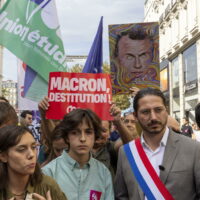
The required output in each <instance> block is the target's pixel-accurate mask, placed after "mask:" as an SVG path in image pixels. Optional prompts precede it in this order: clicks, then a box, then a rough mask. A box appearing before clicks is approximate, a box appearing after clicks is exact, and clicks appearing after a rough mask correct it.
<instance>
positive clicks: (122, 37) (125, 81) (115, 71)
mask: <svg viewBox="0 0 200 200" xmlns="http://www.w3.org/2000/svg"><path fill="white" fill-rule="evenodd" d="M109 45H110V47H109V48H110V64H111V82H112V90H113V91H112V92H113V94H125V93H127V92H129V88H131V87H138V88H146V87H153V88H159V87H160V68H159V26H158V23H156V22H155V23H154V22H153V23H134V24H117V25H109Z"/></svg>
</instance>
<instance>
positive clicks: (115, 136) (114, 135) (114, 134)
mask: <svg viewBox="0 0 200 200" xmlns="http://www.w3.org/2000/svg"><path fill="white" fill-rule="evenodd" d="M119 138H120V135H119V132H118V130H117V128H116V126H115V125H114V124H113V123H112V124H111V133H110V138H109V140H110V141H112V142H115V141H117V140H118V139H119Z"/></svg>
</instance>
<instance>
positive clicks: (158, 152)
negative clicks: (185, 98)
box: [141, 127, 169, 200]
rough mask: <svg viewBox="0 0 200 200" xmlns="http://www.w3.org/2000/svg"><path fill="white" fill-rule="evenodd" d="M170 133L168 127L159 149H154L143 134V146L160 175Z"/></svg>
mask: <svg viewBox="0 0 200 200" xmlns="http://www.w3.org/2000/svg"><path fill="white" fill-rule="evenodd" d="M168 135H169V129H168V127H167V128H166V130H165V133H164V135H163V137H162V140H161V141H160V145H159V147H158V148H157V149H155V150H154V151H153V150H152V149H151V148H150V147H149V145H148V144H147V143H146V142H145V140H144V137H143V134H142V135H141V144H142V147H143V149H144V151H145V153H146V155H147V157H148V159H149V161H150V163H151V165H152V166H153V168H154V169H155V171H156V173H157V175H158V176H159V175H160V169H159V166H160V165H161V166H162V162H163V156H164V152H165V147H166V144H167V139H168ZM145 200H147V198H146V196H145Z"/></svg>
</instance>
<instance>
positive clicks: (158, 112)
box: [139, 107, 166, 116]
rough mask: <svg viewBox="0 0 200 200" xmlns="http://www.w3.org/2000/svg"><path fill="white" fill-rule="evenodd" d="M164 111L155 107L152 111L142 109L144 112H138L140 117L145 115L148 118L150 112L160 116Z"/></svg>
mask: <svg viewBox="0 0 200 200" xmlns="http://www.w3.org/2000/svg"><path fill="white" fill-rule="evenodd" d="M165 110H166V109H165V108H163V107H156V108H153V109H144V110H140V111H139V112H140V113H141V114H142V115H146V116H149V115H150V114H151V112H152V111H153V112H154V113H155V114H161V113H162V112H163V111H165Z"/></svg>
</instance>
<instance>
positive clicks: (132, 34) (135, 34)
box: [114, 28, 153, 57]
mask: <svg viewBox="0 0 200 200" xmlns="http://www.w3.org/2000/svg"><path fill="white" fill-rule="evenodd" d="M124 36H128V37H129V38H130V39H132V40H145V39H149V40H150V41H152V42H153V37H152V36H151V35H149V34H147V32H146V31H145V30H144V29H141V28H140V29H137V30H128V31H124V32H121V33H120V34H119V35H117V40H116V44H115V51H114V55H115V57H117V56H118V51H119V49H118V43H119V41H120V39H121V38H122V37H124Z"/></svg>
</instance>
